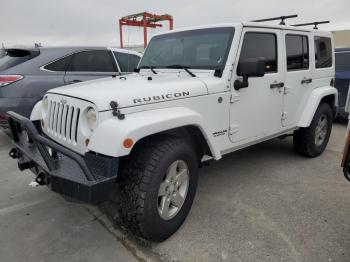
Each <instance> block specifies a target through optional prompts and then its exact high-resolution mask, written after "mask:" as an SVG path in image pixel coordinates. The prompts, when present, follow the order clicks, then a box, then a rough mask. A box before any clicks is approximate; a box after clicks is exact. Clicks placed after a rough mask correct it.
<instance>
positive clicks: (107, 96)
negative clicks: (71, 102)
mask: <svg viewBox="0 0 350 262" xmlns="http://www.w3.org/2000/svg"><path fill="white" fill-rule="evenodd" d="M48 93H53V94H60V95H66V96H71V97H75V98H80V99H84V100H88V101H91V102H92V103H94V104H95V105H96V106H97V108H98V110H99V111H104V110H108V109H111V108H110V102H111V101H116V102H117V103H118V105H119V108H126V107H131V106H139V105H144V104H150V103H159V102H165V101H169V100H175V99H183V98H188V97H193V96H199V95H205V94H208V90H207V87H206V85H205V84H204V82H203V81H201V80H200V79H199V78H198V77H191V76H185V75H181V74H158V75H141V74H136V73H134V74H129V75H122V76H117V77H114V78H112V77H110V78H103V79H97V80H92V81H88V82H83V83H78V84H72V85H67V86H63V87H59V88H55V89H52V90H50V91H49V92H48Z"/></svg>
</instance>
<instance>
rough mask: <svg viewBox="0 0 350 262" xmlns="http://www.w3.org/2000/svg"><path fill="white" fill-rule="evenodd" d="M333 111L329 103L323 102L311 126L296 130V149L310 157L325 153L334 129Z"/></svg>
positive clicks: (294, 140) (294, 139)
mask: <svg viewBox="0 0 350 262" xmlns="http://www.w3.org/2000/svg"><path fill="white" fill-rule="evenodd" d="M332 122H333V112H332V109H331V107H330V106H329V104H326V103H321V104H320V105H319V107H318V108H317V110H316V113H315V115H314V118H313V119H312V122H311V124H310V126H309V127H307V128H300V129H299V130H297V131H295V132H294V136H293V143H294V148H295V150H296V151H297V152H298V153H300V154H302V155H304V156H308V157H316V156H319V155H320V154H322V153H323V151H324V150H325V149H326V146H327V144H328V141H329V137H330V135H331V131H332Z"/></svg>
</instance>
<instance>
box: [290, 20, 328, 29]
mask: <svg viewBox="0 0 350 262" xmlns="http://www.w3.org/2000/svg"><path fill="white" fill-rule="evenodd" d="M329 23H330V21H318V22H311V23H303V24H295V25H292V26H307V25H313V26H314V29H318V27H317V26H318V25H321V24H329Z"/></svg>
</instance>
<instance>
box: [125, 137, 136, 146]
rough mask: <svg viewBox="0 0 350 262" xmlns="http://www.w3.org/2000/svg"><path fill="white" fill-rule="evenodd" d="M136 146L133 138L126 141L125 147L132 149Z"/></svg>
mask: <svg viewBox="0 0 350 262" xmlns="http://www.w3.org/2000/svg"><path fill="white" fill-rule="evenodd" d="M133 144H134V141H133V140H132V139H131V138H127V139H125V140H124V143H123V146H124V147H125V148H130V147H132V145H133Z"/></svg>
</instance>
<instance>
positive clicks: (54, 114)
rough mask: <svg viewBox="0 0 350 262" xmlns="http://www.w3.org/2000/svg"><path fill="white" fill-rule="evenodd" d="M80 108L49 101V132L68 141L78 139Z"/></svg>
mask: <svg viewBox="0 0 350 262" xmlns="http://www.w3.org/2000/svg"><path fill="white" fill-rule="evenodd" d="M79 117H80V108H78V107H74V106H70V105H67V104H63V103H61V102H56V101H49V109H48V129H49V132H50V133H51V134H53V135H55V136H58V137H59V138H61V139H66V140H67V141H68V142H71V141H73V142H75V143H76V142H77V141H78V124H79Z"/></svg>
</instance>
